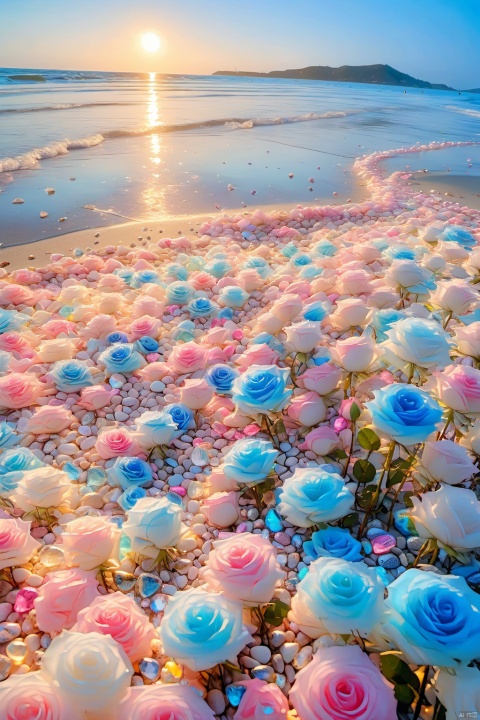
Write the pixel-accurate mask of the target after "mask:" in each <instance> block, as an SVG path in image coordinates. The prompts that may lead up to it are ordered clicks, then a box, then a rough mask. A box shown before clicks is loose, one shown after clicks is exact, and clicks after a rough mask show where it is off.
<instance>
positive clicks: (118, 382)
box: [108, 375, 125, 390]
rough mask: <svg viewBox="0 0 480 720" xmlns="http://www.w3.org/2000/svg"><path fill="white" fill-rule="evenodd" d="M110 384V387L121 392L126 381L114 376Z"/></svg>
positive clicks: (110, 379)
mask: <svg viewBox="0 0 480 720" xmlns="http://www.w3.org/2000/svg"><path fill="white" fill-rule="evenodd" d="M108 382H109V383H110V387H112V388H114V389H115V390H119V389H120V388H121V387H123V385H124V383H125V380H124V379H123V378H120V377H119V376H118V375H112V376H111V377H110V378H109V380H108Z"/></svg>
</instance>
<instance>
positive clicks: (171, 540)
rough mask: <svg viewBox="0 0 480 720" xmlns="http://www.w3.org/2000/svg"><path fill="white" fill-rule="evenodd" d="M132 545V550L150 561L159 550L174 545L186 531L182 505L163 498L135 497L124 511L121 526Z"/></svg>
mask: <svg viewBox="0 0 480 720" xmlns="http://www.w3.org/2000/svg"><path fill="white" fill-rule="evenodd" d="M122 530H123V532H124V533H125V535H128V537H129V538H130V541H131V544H132V552H134V553H136V554H137V555H145V556H146V557H149V558H152V559H153V560H154V559H155V558H157V557H158V554H159V551H160V550H165V549H167V548H169V547H173V546H175V545H176V544H177V543H178V541H179V540H180V538H181V537H182V535H184V533H185V532H186V526H185V525H184V524H183V523H182V508H181V507H180V505H177V503H174V502H172V501H171V500H168V498H166V497H162V498H153V497H145V498H141V499H140V500H137V502H136V503H135V505H134V506H133V508H131V509H130V510H129V511H128V512H127V522H125V523H124V524H123V526H122Z"/></svg>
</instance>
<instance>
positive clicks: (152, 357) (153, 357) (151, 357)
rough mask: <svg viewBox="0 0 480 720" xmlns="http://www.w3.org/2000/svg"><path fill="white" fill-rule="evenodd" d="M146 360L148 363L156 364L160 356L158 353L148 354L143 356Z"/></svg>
mask: <svg viewBox="0 0 480 720" xmlns="http://www.w3.org/2000/svg"><path fill="white" fill-rule="evenodd" d="M145 357H146V358H147V360H148V362H156V361H157V360H158V358H159V357H160V355H159V354H158V353H148V355H146V356H145Z"/></svg>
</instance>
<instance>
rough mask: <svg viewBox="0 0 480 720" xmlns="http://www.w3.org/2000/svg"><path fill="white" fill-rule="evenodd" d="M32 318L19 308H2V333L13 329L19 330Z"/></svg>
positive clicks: (0, 314) (0, 310) (0, 330)
mask: <svg viewBox="0 0 480 720" xmlns="http://www.w3.org/2000/svg"><path fill="white" fill-rule="evenodd" d="M29 319H30V318H29V317H28V315H25V314H24V313H20V312H18V311H17V310H4V309H3V308H0V335H1V334H3V333H6V332H11V331H12V330H18V329H19V328H21V327H22V325H25V323H26V322H27V321H28V320H29Z"/></svg>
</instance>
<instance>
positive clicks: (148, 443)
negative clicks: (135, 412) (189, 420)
mask: <svg viewBox="0 0 480 720" xmlns="http://www.w3.org/2000/svg"><path fill="white" fill-rule="evenodd" d="M177 430H178V426H177V423H175V422H174V420H173V417H172V415H171V414H170V413H169V412H166V411H164V412H156V411H154V410H149V411H147V412H145V413H143V414H142V415H141V416H140V417H139V418H138V420H137V421H136V432H137V436H138V441H139V443H140V445H141V446H142V447H144V448H146V449H147V450H151V448H154V447H155V446H156V445H169V444H170V442H171V441H172V439H173V438H174V437H175V433H176V432H177Z"/></svg>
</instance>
